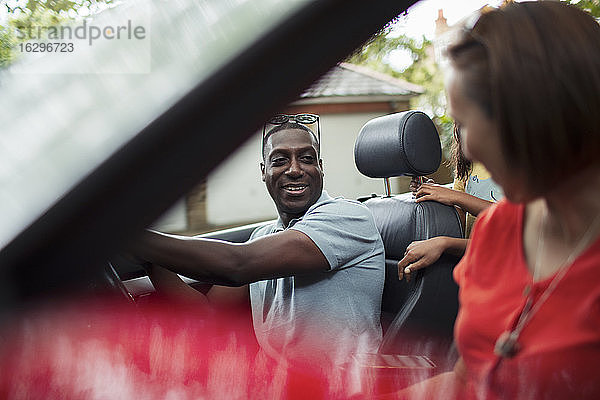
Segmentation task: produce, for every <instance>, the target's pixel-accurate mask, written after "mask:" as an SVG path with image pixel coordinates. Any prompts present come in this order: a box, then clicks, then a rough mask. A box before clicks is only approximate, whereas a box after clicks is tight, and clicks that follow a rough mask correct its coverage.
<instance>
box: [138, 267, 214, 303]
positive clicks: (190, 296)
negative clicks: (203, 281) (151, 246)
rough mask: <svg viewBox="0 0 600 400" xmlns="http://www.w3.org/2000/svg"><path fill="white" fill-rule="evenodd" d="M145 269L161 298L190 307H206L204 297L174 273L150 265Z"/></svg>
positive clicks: (206, 300) (206, 301)
mask: <svg viewBox="0 0 600 400" xmlns="http://www.w3.org/2000/svg"><path fill="white" fill-rule="evenodd" d="M145 269H146V271H147V272H148V277H149V278H150V281H151V282H152V285H153V286H154V288H155V289H156V292H157V293H159V294H161V295H162V296H164V297H166V298H168V299H170V300H175V301H178V302H181V303H187V304H191V305H208V303H209V301H208V299H207V298H206V296H205V295H203V294H202V293H200V292H199V291H197V290H196V289H194V288H192V287H190V286H189V285H188V284H187V283H185V282H184V281H183V280H182V279H181V278H180V277H179V276H178V275H177V274H176V273H175V272H173V271H169V270H168V269H165V268H162V267H159V266H157V265H152V264H150V265H147V266H146V267H145Z"/></svg>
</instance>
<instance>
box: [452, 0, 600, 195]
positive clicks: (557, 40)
mask: <svg viewBox="0 0 600 400" xmlns="http://www.w3.org/2000/svg"><path fill="white" fill-rule="evenodd" d="M448 55H449V58H450V61H451V63H452V66H453V67H454V68H455V69H457V70H458V71H460V72H461V76H462V78H463V79H462V85H463V90H464V91H465V93H466V95H467V96H468V97H469V98H470V99H471V100H473V101H475V102H476V103H477V104H478V105H479V106H480V107H481V109H482V110H483V111H484V112H485V113H486V114H487V116H488V117H489V118H490V119H491V120H492V121H494V122H495V123H496V124H497V127H498V132H499V135H500V142H501V145H502V149H501V151H502V152H503V158H504V160H505V161H506V163H507V165H509V166H510V167H511V168H512V171H513V172H514V173H518V174H519V175H520V176H523V177H524V178H525V180H526V183H527V185H528V187H529V188H530V189H531V190H532V194H535V195H541V194H544V193H545V192H546V191H547V190H548V189H549V188H551V187H552V186H553V184H554V183H555V182H556V181H559V180H561V179H564V178H566V177H568V176H571V175H573V174H574V173H576V172H577V171H578V170H579V169H581V168H585V167H587V166H589V165H592V164H597V163H599V162H600V157H599V156H598V154H600V118H599V117H598V115H599V114H600V25H599V24H598V22H596V21H595V20H594V19H593V18H592V17H591V16H590V15H588V14H587V13H585V12H584V11H581V10H579V9H577V8H575V7H572V6H568V5H566V4H564V3H560V2H553V1H544V2H523V3H511V4H509V5H507V6H505V7H503V8H501V9H498V10H494V11H490V12H487V13H484V14H483V15H482V16H481V17H480V18H479V20H478V21H477V23H476V24H475V26H474V27H473V29H472V30H468V31H466V32H465V33H464V34H463V36H462V38H461V39H460V40H459V42H458V43H457V44H455V45H454V46H451V47H450V48H449V49H448Z"/></svg>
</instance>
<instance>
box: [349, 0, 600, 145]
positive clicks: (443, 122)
mask: <svg viewBox="0 0 600 400" xmlns="http://www.w3.org/2000/svg"><path fill="white" fill-rule="evenodd" d="M561 1H563V2H565V3H568V4H571V5H573V6H575V7H578V8H580V9H582V10H585V11H587V12H589V13H590V14H591V15H592V16H594V17H595V18H600V0H561ZM394 23H395V21H392V22H390V23H389V24H388V25H386V27H385V28H383V29H382V30H381V31H379V32H378V33H377V34H375V35H374V36H373V37H372V38H371V39H370V40H369V41H368V42H367V43H366V44H365V45H364V46H363V47H362V48H360V49H358V50H357V51H356V52H355V53H354V54H353V55H352V56H351V57H349V58H348V59H347V60H346V61H347V62H350V63H353V64H359V65H363V66H366V67H369V68H371V69H373V70H376V71H379V72H383V73H387V74H389V75H391V76H393V77H396V78H401V79H404V80H406V81H408V82H411V83H415V84H418V85H420V86H422V87H423V89H424V90H425V91H424V93H423V94H422V95H421V96H419V97H418V98H415V99H413V100H412V101H411V107H412V108H415V109H420V110H423V111H425V112H427V113H428V114H429V115H430V116H431V117H432V119H433V120H434V122H435V123H436V125H437V126H438V130H439V132H440V138H441V140H442V146H443V148H444V155H445V156H447V157H448V156H449V152H450V145H451V143H452V140H453V135H452V119H451V118H450V117H448V115H447V114H446V99H445V92H444V83H443V73H442V71H441V70H440V69H439V67H438V65H437V63H436V62H435V61H434V55H433V43H432V42H431V41H430V40H427V38H425V37H422V38H421V39H420V40H418V39H414V38H412V37H408V36H406V35H395V34H394V33H393V26H394ZM399 50H400V51H404V52H408V53H409V54H410V58H411V60H412V63H411V64H410V65H409V66H408V67H407V68H405V69H404V70H398V69H396V68H394V66H393V65H392V63H391V62H390V55H391V54H392V52H394V51H399Z"/></svg>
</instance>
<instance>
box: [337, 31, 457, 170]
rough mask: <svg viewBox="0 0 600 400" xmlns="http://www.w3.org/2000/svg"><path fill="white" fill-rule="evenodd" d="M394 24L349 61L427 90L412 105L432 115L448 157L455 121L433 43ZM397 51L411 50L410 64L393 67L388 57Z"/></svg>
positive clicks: (376, 36) (377, 35)
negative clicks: (398, 31)
mask: <svg viewBox="0 0 600 400" xmlns="http://www.w3.org/2000/svg"><path fill="white" fill-rule="evenodd" d="M393 23H394V22H393V21H392V22H391V23H390V24H388V25H387V26H386V27H385V28H384V29H382V30H381V31H380V32H378V33H377V34H376V35H374V36H373V37H372V38H371V40H369V42H367V43H366V44H365V45H364V46H363V47H362V48H361V49H358V50H357V51H356V52H355V53H354V54H353V55H352V56H350V57H349V58H348V59H347V62H350V63H353V64H358V65H363V66H366V67H369V68H371V69H373V70H376V71H379V72H383V73H386V74H389V75H391V76H393V77H395V78H400V79H404V80H406V81H408V82H411V83H415V84H418V85H419V86H421V87H422V88H423V89H424V93H423V94H422V95H421V96H418V97H416V98H413V99H412V100H411V108H414V109H419V110H423V111H425V112H427V113H428V114H429V115H431V116H432V119H433V121H434V122H435V123H436V125H437V127H438V131H439V132H440V139H441V140H442V147H443V149H444V155H445V156H446V157H447V158H448V157H449V152H450V144H451V143H452V121H451V120H450V118H448V117H447V116H446V98H445V92H444V82H443V73H442V72H441V71H440V69H439V67H438V65H437V64H436V63H435V61H434V58H433V44H432V42H431V41H430V40H428V39H427V38H426V37H424V36H423V37H422V38H421V39H414V38H412V37H409V36H406V35H397V34H394V33H393V32H392V29H393ZM394 51H404V52H406V53H408V54H409V56H410V59H411V64H410V65H409V66H408V67H406V68H405V69H403V70H398V69H396V68H394V66H393V65H392V64H391V60H390V57H389V55H390V54H391V53H392V52H394Z"/></svg>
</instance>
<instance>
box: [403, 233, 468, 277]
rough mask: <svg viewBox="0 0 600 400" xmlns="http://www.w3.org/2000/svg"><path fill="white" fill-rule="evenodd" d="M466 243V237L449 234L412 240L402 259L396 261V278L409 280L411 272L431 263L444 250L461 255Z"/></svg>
mask: <svg viewBox="0 0 600 400" xmlns="http://www.w3.org/2000/svg"><path fill="white" fill-rule="evenodd" d="M467 243H469V240H468V239H462V238H454V237H449V236H436V237H434V238H431V239H427V240H420V241H417V242H412V243H411V244H409V245H408V247H407V248H406V252H405V253H404V257H403V258H402V260H400V261H399V262H398V279H402V278H404V277H406V280H408V281H410V277H411V273H412V272H414V271H417V270H419V269H421V268H425V267H427V266H429V265H431V264H433V263H434V262H436V261H437V260H438V259H439V258H440V256H441V255H442V253H444V252H447V253H450V254H454V255H456V256H459V257H462V255H463V254H464V253H465V249H466V248H467Z"/></svg>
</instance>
